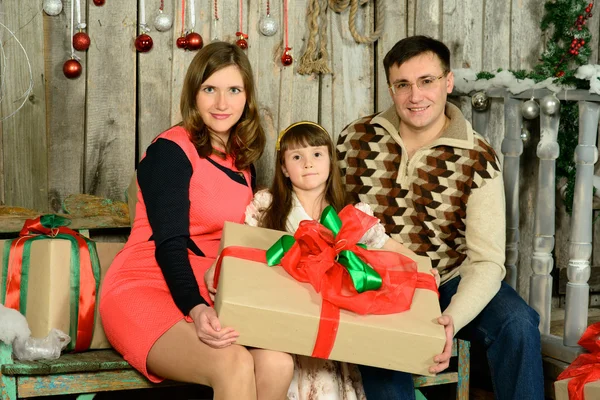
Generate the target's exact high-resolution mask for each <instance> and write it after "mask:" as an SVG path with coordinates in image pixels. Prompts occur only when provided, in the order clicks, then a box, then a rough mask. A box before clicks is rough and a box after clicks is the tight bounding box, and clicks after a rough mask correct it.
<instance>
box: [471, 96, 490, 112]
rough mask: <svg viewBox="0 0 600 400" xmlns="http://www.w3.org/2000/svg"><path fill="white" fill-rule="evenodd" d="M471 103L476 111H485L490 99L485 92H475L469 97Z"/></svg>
mask: <svg viewBox="0 0 600 400" xmlns="http://www.w3.org/2000/svg"><path fill="white" fill-rule="evenodd" d="M471 105H472V106H473V108H474V109H475V110H477V111H485V110H487V109H488V107H489V106H490V99H489V98H488V96H487V94H486V93H485V92H477V93H475V94H474V95H473V97H471Z"/></svg>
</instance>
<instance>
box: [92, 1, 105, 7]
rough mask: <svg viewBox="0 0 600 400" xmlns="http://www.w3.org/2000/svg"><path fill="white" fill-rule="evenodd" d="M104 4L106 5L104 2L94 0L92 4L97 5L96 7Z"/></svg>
mask: <svg viewBox="0 0 600 400" xmlns="http://www.w3.org/2000/svg"><path fill="white" fill-rule="evenodd" d="M104 3H106V1H105V0H94V4H95V5H97V6H98V7H101V6H103V5H104Z"/></svg>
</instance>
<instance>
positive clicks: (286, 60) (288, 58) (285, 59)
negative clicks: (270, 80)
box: [281, 47, 294, 67]
mask: <svg viewBox="0 0 600 400" xmlns="http://www.w3.org/2000/svg"><path fill="white" fill-rule="evenodd" d="M290 50H291V48H290V47H286V48H285V50H284V52H283V55H282V56H281V64H283V66H284V67H289V66H290V65H292V62H294V58H293V57H292V55H291V54H290Z"/></svg>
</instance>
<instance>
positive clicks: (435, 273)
mask: <svg viewBox="0 0 600 400" xmlns="http://www.w3.org/2000/svg"><path fill="white" fill-rule="evenodd" d="M429 272H431V275H433V277H434V278H435V285H436V286H437V287H438V288H439V287H440V273H439V272H438V270H437V268H432V269H430V270H429Z"/></svg>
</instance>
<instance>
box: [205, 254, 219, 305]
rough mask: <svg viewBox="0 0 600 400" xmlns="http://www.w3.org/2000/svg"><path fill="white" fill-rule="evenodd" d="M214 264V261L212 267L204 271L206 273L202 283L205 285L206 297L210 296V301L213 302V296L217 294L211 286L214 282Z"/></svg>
mask: <svg viewBox="0 0 600 400" xmlns="http://www.w3.org/2000/svg"><path fill="white" fill-rule="evenodd" d="M217 260H218V259H217ZM216 264H217V261H215V262H214V263H213V265H211V266H210V268H209V269H208V270H206V273H205V274H204V283H205V284H206V288H207V289H208V295H209V296H210V299H211V300H212V301H213V302H214V301H215V294H216V293H217V289H215V287H214V286H213V284H214V281H215V265H216Z"/></svg>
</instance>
